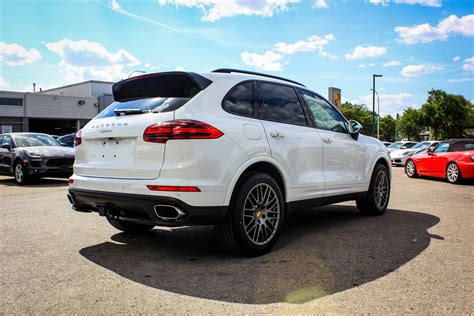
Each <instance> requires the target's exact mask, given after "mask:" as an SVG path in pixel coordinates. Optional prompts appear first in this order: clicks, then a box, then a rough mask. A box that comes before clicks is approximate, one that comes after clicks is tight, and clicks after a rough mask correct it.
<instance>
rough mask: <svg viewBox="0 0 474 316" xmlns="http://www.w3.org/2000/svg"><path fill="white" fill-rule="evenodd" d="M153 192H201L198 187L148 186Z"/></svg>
mask: <svg viewBox="0 0 474 316" xmlns="http://www.w3.org/2000/svg"><path fill="white" fill-rule="evenodd" d="M146 187H147V188H148V190H151V191H168V192H170V191H173V192H201V190H199V188H198V187H185V186H172V185H147V186H146Z"/></svg>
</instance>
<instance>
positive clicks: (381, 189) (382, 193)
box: [374, 171, 389, 209]
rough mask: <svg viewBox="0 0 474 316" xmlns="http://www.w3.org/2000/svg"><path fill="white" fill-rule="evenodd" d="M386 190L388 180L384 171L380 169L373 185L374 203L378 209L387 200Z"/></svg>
mask: <svg viewBox="0 0 474 316" xmlns="http://www.w3.org/2000/svg"><path fill="white" fill-rule="evenodd" d="M388 190H389V181H388V176H387V174H386V173H385V172H383V171H380V172H379V173H378V174H377V178H376V179H375V185H374V198H375V204H376V205H377V207H378V208H379V209H382V208H383V207H385V204H386V203H387V201H388Z"/></svg>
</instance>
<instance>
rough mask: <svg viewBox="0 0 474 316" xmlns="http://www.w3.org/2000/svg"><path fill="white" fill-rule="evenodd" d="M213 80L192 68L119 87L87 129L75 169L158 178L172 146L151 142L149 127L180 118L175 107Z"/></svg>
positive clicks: (90, 173) (108, 175)
mask: <svg viewBox="0 0 474 316" xmlns="http://www.w3.org/2000/svg"><path fill="white" fill-rule="evenodd" d="M210 83H211V81H210V80H208V79H206V78H204V77H202V76H200V75H197V74H194V73H186V72H168V73H159V74H152V75H145V76H139V77H134V78H131V79H128V80H124V81H120V82H118V83H116V84H115V85H114V86H113V93H114V99H115V101H116V102H114V103H112V104H111V105H110V106H109V107H107V108H106V109H105V110H104V111H102V112H101V113H100V114H99V115H97V117H96V118H95V119H93V120H92V121H91V122H89V123H88V124H87V125H86V126H85V127H84V128H83V130H82V136H81V144H80V145H78V146H77V147H76V162H75V172H76V174H78V175H81V176H88V177H106V178H126V179H155V178H158V177H159V175H160V169H161V166H162V164H163V160H164V154H165V147H166V144H160V143H154V142H146V141H144V139H143V133H144V131H145V129H146V128H147V127H148V126H150V125H154V124H157V123H159V122H165V121H171V120H173V119H174V111H175V110H176V109H178V108H179V107H181V106H183V105H184V104H186V103H187V102H188V101H189V100H191V99H192V98H193V97H194V96H195V95H196V94H198V93H199V92H200V91H202V90H203V89H205V88H206V87H207V86H208V85H209V84H210Z"/></svg>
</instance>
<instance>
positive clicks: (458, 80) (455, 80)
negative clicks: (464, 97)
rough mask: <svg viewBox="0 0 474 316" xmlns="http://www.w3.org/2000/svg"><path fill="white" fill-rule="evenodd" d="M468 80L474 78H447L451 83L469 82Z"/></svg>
mask: <svg viewBox="0 0 474 316" xmlns="http://www.w3.org/2000/svg"><path fill="white" fill-rule="evenodd" d="M468 81H472V78H460V79H448V80H446V82H450V83H459V82H468Z"/></svg>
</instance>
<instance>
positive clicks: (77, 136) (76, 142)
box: [74, 129, 82, 146]
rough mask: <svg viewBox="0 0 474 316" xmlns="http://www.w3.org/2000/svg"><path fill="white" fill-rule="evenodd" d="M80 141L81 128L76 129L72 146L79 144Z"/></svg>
mask: <svg viewBox="0 0 474 316" xmlns="http://www.w3.org/2000/svg"><path fill="white" fill-rule="evenodd" d="M81 143H82V129H80V130H78V131H77V133H76V137H75V138H74V146H79V145H80V144H81Z"/></svg>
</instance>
